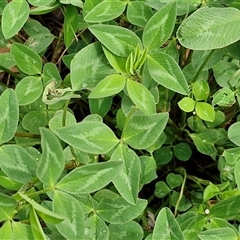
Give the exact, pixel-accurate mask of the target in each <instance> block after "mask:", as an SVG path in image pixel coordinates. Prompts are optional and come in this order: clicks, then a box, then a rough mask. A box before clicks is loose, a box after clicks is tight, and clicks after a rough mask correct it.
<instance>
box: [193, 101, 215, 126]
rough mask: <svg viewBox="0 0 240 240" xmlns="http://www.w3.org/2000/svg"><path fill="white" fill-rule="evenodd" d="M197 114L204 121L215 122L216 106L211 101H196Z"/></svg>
mask: <svg viewBox="0 0 240 240" xmlns="http://www.w3.org/2000/svg"><path fill="white" fill-rule="evenodd" d="M195 110H196V113H197V115H198V116H199V117H200V118H201V119H202V120H204V121H209V122H213V121H214V119H215V111H214V107H213V106H211V105H210V104H209V103H205V102H196V107H195Z"/></svg>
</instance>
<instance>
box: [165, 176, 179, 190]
mask: <svg viewBox="0 0 240 240" xmlns="http://www.w3.org/2000/svg"><path fill="white" fill-rule="evenodd" d="M166 182H167V184H168V186H169V187H170V188H171V189H173V188H176V187H179V186H181V185H182V182H183V177H182V175H180V174H175V173H169V174H168V175H167V177H166Z"/></svg>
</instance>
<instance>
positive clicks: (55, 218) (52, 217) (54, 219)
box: [17, 192, 64, 224]
mask: <svg viewBox="0 0 240 240" xmlns="http://www.w3.org/2000/svg"><path fill="white" fill-rule="evenodd" d="M17 194H18V195H19V196H20V197H21V198H22V199H24V200H25V201H27V202H28V203H29V204H30V205H31V206H32V207H33V208H34V209H35V210H36V212H37V214H38V215H39V216H40V217H41V218H42V219H43V220H44V221H45V222H47V223H52V224H57V223H60V222H62V221H63V220H64V218H63V217H62V216H60V215H58V214H56V213H54V212H52V211H50V210H48V209H47V208H45V207H43V206H41V205H40V204H38V203H37V202H35V201H34V200H33V199H31V198H29V197H28V196H27V195H25V194H24V193H22V192H18V193H17Z"/></svg>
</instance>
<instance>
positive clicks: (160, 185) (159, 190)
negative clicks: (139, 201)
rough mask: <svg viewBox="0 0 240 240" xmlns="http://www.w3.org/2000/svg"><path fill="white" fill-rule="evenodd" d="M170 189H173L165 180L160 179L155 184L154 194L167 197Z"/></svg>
mask: <svg viewBox="0 0 240 240" xmlns="http://www.w3.org/2000/svg"><path fill="white" fill-rule="evenodd" d="M170 191H171V189H170V188H169V187H168V185H167V184H166V183H165V182H163V181H159V182H157V183H156V184H155V190H154V195H155V196H156V197H158V198H164V197H166V196H167V195H168V194H169V193H170Z"/></svg>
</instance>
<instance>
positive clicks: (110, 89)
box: [89, 74, 126, 98]
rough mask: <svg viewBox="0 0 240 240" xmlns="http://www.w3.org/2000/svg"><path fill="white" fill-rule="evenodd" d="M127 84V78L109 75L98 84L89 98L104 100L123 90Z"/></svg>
mask: <svg viewBox="0 0 240 240" xmlns="http://www.w3.org/2000/svg"><path fill="white" fill-rule="evenodd" d="M125 83H126V77H125V76H123V75H119V74H112V75H109V76H107V77H105V78H104V79H103V80H102V81H101V82H99V83H98V85H97V86H96V87H95V88H94V89H93V91H92V92H91V94H90V95H89V98H103V97H109V96H112V95H115V94H117V93H119V92H121V91H122V90H123V88H124V86H125Z"/></svg>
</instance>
